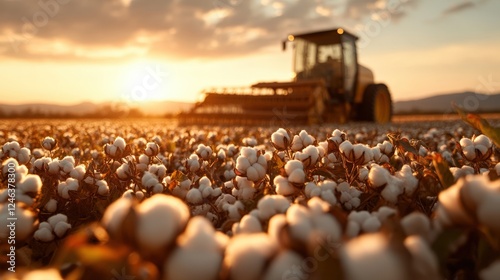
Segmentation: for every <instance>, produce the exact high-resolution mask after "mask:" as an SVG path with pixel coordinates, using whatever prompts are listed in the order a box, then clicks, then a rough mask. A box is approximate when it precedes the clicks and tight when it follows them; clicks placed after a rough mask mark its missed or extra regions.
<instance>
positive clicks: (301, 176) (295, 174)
mask: <svg viewBox="0 0 500 280" xmlns="http://www.w3.org/2000/svg"><path fill="white" fill-rule="evenodd" d="M288 181H289V182H290V183H294V184H303V183H304V182H305V181H306V173H305V172H304V170H303V169H295V170H293V171H292V173H290V174H288Z"/></svg>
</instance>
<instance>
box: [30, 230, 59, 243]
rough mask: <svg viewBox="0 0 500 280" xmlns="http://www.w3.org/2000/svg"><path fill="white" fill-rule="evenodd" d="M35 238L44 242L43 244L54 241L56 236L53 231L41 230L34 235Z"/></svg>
mask: <svg viewBox="0 0 500 280" xmlns="http://www.w3.org/2000/svg"><path fill="white" fill-rule="evenodd" d="M33 238H35V239H36V240H38V241H42V242H50V241H52V240H54V238H55V236H54V234H53V233H52V229H49V228H39V229H38V230H37V231H35V233H34V234H33Z"/></svg>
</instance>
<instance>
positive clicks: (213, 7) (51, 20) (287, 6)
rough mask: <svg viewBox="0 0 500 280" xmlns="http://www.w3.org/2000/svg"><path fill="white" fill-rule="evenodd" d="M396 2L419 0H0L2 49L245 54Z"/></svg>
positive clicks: (45, 54)
mask: <svg viewBox="0 0 500 280" xmlns="http://www.w3.org/2000/svg"><path fill="white" fill-rule="evenodd" d="M394 1H399V2H405V3H406V2H415V1H417V0H406V1H405V0H352V1H347V0H315V1H301V0H204V1H199V0H182V1H179V0H106V1H102V0H87V1H78V0H33V1H23V0H0V56H3V57H11V58H20V59H66V60H67V59H83V60H89V61H92V60H96V59H121V58H124V57H134V56H136V55H140V54H145V53H147V54H151V55H155V56H168V57H171V58H177V59H189V58H202V59H210V58H214V57H221V56H234V55H244V54H250V53H253V52H255V51H257V50H259V49H262V48H265V47H269V46H272V45H276V47H277V48H278V47H279V41H280V40H282V39H283V38H284V37H285V36H286V34H288V33H289V32H304V31H311V30H316V29H325V28H331V27H335V26H338V25H342V26H345V25H347V27H348V28H349V27H352V26H354V25H355V24H356V23H359V21H361V20H363V19H364V18H367V17H370V16H371V15H373V14H374V13H376V12H377V11H380V10H383V9H387V7H386V6H387V5H388V4H390V2H394ZM403 15H404V12H402V11H398V12H394V15H393V18H396V17H401V16H403ZM341 23H343V24H341Z"/></svg>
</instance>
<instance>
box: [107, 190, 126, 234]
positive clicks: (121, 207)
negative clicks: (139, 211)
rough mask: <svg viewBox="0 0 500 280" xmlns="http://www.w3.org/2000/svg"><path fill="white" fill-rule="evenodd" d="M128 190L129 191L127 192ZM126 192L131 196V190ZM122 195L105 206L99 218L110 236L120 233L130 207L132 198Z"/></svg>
mask: <svg viewBox="0 0 500 280" xmlns="http://www.w3.org/2000/svg"><path fill="white" fill-rule="evenodd" d="M129 191H130V192H129ZM129 191H127V192H128V193H130V194H131V196H133V191H132V190H129ZM127 192H125V193H124V194H123V196H124V197H122V198H120V199H118V200H116V201H115V202H113V203H112V204H110V205H109V206H108V208H106V211H105V212H104V215H103V217H102V219H101V224H102V225H103V226H104V228H106V230H107V231H108V233H109V234H110V236H111V237H114V236H117V235H119V234H121V226H122V223H123V221H124V219H125V217H126V216H127V214H128V213H129V211H130V209H131V207H132V205H133V204H132V199H130V198H126V194H127Z"/></svg>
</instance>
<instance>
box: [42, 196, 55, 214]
mask: <svg viewBox="0 0 500 280" xmlns="http://www.w3.org/2000/svg"><path fill="white" fill-rule="evenodd" d="M44 209H45V210H47V212H50V213H54V212H55V211H56V210H57V200H55V199H53V198H51V199H50V200H49V201H48V202H47V203H46V204H45V206H44Z"/></svg>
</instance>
